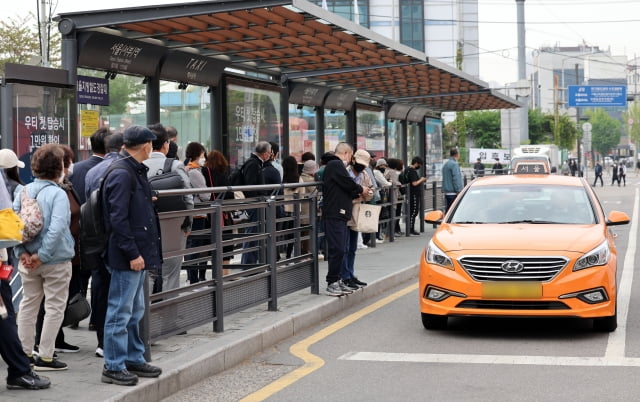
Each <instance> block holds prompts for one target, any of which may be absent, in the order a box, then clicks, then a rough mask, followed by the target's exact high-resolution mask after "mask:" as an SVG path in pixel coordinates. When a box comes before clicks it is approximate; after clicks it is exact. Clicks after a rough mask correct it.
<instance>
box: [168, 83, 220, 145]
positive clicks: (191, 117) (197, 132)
mask: <svg viewBox="0 0 640 402" xmlns="http://www.w3.org/2000/svg"><path fill="white" fill-rule="evenodd" d="M160 122H161V123H162V124H163V125H165V126H172V127H175V129H176V131H177V132H178V146H179V147H180V149H181V150H182V149H185V148H186V147H187V145H188V144H189V143H190V142H193V141H195V142H199V143H200V144H202V145H203V146H204V147H205V149H206V150H207V151H209V150H211V103H210V96H209V94H208V93H207V88H206V87H201V86H195V85H189V86H188V87H187V88H186V89H184V90H180V89H178V83H173V82H161V83H160ZM180 156H181V157H183V156H184V155H180Z"/></svg>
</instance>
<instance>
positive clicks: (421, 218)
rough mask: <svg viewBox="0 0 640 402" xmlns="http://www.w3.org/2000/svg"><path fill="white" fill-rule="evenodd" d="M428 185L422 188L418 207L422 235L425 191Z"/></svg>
mask: <svg viewBox="0 0 640 402" xmlns="http://www.w3.org/2000/svg"><path fill="white" fill-rule="evenodd" d="M425 187H426V184H423V185H421V186H420V197H419V202H420V203H419V205H418V220H419V221H420V233H424V189H425Z"/></svg>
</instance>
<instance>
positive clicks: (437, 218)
mask: <svg viewBox="0 0 640 402" xmlns="http://www.w3.org/2000/svg"><path fill="white" fill-rule="evenodd" d="M442 218H444V214H443V213H442V211H439V210H436V211H429V212H427V213H426V214H424V221H425V222H427V223H432V224H434V225H439V224H441V223H442Z"/></svg>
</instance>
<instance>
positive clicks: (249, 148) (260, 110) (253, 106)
mask: <svg viewBox="0 0 640 402" xmlns="http://www.w3.org/2000/svg"><path fill="white" fill-rule="evenodd" d="M280 113H281V112H280V93H279V92H277V91H271V90H267V89H263V88H255V87H253V88H252V87H246V86H241V85H236V84H228V85H227V132H228V133H229V138H228V141H229V163H230V164H231V165H237V164H238V163H244V161H245V160H246V159H248V158H249V157H250V156H251V152H253V150H254V149H255V147H256V144H257V143H258V142H259V141H273V142H277V143H278V144H281V145H282V141H281V137H282V121H281V118H280Z"/></svg>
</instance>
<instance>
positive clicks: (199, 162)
mask: <svg viewBox="0 0 640 402" xmlns="http://www.w3.org/2000/svg"><path fill="white" fill-rule="evenodd" d="M206 161H207V159H206V158H200V159H198V165H200V166H204V163H205V162H206Z"/></svg>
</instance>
